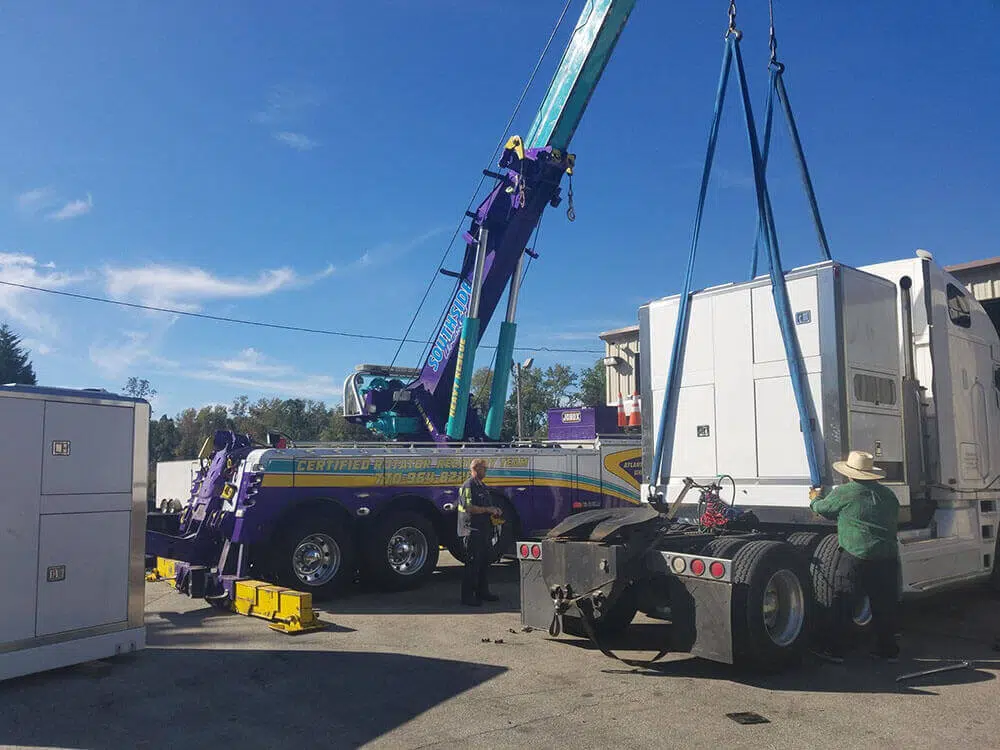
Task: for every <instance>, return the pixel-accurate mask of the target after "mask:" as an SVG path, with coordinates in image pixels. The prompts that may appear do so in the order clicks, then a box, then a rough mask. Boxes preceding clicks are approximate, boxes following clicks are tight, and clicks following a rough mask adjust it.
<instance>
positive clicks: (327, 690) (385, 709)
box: [0, 648, 506, 748]
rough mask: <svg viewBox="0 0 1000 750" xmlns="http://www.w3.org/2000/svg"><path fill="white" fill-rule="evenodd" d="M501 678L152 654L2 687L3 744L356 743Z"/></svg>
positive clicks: (451, 665)
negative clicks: (45, 708) (42, 707)
mask: <svg viewBox="0 0 1000 750" xmlns="http://www.w3.org/2000/svg"><path fill="white" fill-rule="evenodd" d="M505 671H506V669H505V668H504V667H495V666H491V665H486V664H476V663H471V662H461V661H450V660H444V659H430V658H422V657H415V656H407V655H404V654H389V653H349V652H338V651H305V650H303V651H248V650H237V649H226V650H210V649H188V648H181V649H162V648H150V649H148V650H146V651H144V652H142V653H141V654H139V655H137V656H134V657H128V658H121V659H117V660H114V661H113V662H112V663H111V666H110V667H107V668H103V669H95V668H94V667H86V668H80V667H75V668H69V669H63V670H58V671H55V672H49V673H46V674H41V675H33V676H31V677H24V678H21V679H17V680H11V681H9V682H5V683H0V746H4V747H7V746H11V745H13V746H23V745H29V746H45V747H94V748H97V747H121V748H135V747H148V748H184V747H190V748H195V747H239V748H246V747H266V748H277V747H333V748H341V747H343V748H348V747H359V746H361V745H363V744H365V743H366V742H370V741H371V740H373V739H375V738H376V737H379V736H381V735H383V734H385V733H386V732H389V731H391V730H393V729H394V728H396V727H398V726H400V725H401V724H404V723H406V722H408V721H410V720H411V719H413V718H415V717H416V716H418V715H420V714H422V713H423V712H425V711H427V710H428V709H430V708H432V707H434V706H436V705H437V704H439V703H442V702H444V701H447V700H448V699H450V698H452V697H454V696H456V695H458V694H460V693H463V692H465V691H466V690H469V689H470V688H474V687H476V686H477V685H480V684H481V683H483V682H486V681H488V680H490V679H492V678H493V677H496V676H497V675H499V674H501V673H503V672H505ZM43 705H44V706H49V707H51V710H47V711H39V710H38V707H39V706H43Z"/></svg>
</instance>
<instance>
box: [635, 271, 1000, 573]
mask: <svg viewBox="0 0 1000 750" xmlns="http://www.w3.org/2000/svg"><path fill="white" fill-rule="evenodd" d="M785 278H786V284H787V289H788V296H789V300H790V303H791V310H792V314H793V317H794V322H795V327H794V330H795V333H796V336H797V339H798V343H799V347H800V350H801V352H802V360H801V361H802V364H803V365H804V370H805V373H806V380H807V382H808V393H809V396H810V400H811V404H810V411H811V416H812V419H813V424H814V427H815V431H814V434H815V436H816V440H817V445H818V446H819V447H820V465H821V468H822V472H823V476H824V484H826V485H827V486H829V485H830V484H836V483H839V482H840V481H841V480H840V478H839V477H838V476H837V475H836V474H834V473H833V472H832V469H831V464H832V463H833V462H834V461H838V460H840V459H841V458H843V456H845V455H846V454H847V452H848V451H849V450H865V451H868V452H870V453H872V454H873V455H874V456H875V462H876V465H877V466H880V467H881V468H882V469H884V470H885V472H886V480H885V484H887V485H888V486H889V487H890V488H891V489H892V490H893V491H894V492H895V493H896V495H897V497H898V498H899V500H900V504H901V506H902V512H901V519H900V521H901V524H902V530H901V532H900V554H901V563H902V575H901V577H902V584H903V591H904V592H910V591H924V590H929V589H933V588H938V587H941V586H945V585H948V584H953V583H956V582H958V581H962V580H974V579H981V578H984V577H987V576H989V574H990V572H991V570H992V569H993V565H994V556H995V551H996V544H997V542H996V536H997V527H998V518H1000V515H998V508H997V506H998V502H1000V340H998V332H997V330H996V329H995V328H994V326H993V324H992V322H991V321H990V319H989V317H988V316H987V315H986V313H985V311H984V310H983V309H982V307H981V306H980V305H979V304H978V303H977V302H976V301H975V300H974V299H973V298H972V297H971V295H969V294H968V292H967V291H966V290H965V289H964V288H963V287H962V285H961V283H960V282H959V281H958V280H957V279H955V278H954V277H952V276H951V275H950V274H948V273H947V272H946V271H944V270H943V269H942V268H940V267H939V266H937V265H936V264H935V263H934V262H933V260H932V258H931V256H930V254H929V253H926V252H924V251H920V252H918V254H917V257H915V258H911V259H905V260H899V261H892V262H887V263H880V264H876V265H872V266H867V267H863V268H851V267H849V266H844V265H840V264H838V263H833V262H825V263H820V264H816V265H812V266H806V267H802V268H798V269H795V270H793V271H791V272H789V273H788V274H786V277H785ZM678 302H679V298H678V297H676V296H674V297H667V298H664V299H660V300H656V301H654V302H650V303H649V304H647V305H645V306H644V307H642V308H641V309H640V311H639V318H640V335H641V341H640V349H641V351H643V352H644V353H645V352H649V354H648V356H645V355H644V367H646V368H647V373H644V374H645V375H647V376H648V377H646V378H645V379H644V388H645V392H644V393H643V400H644V401H645V402H646V403H650V404H652V408H651V409H648V410H646V411H645V412H644V414H643V458H644V461H643V464H644V466H647V467H648V466H651V465H652V461H651V460H650V459H651V457H652V453H653V445H654V443H653V441H654V440H655V437H656V434H657V431H658V429H659V427H660V424H661V410H662V404H663V398H664V389H665V384H666V377H667V368H668V364H669V360H670V351H671V346H672V344H673V336H674V325H675V322H676V318H677V309H678ZM681 372H682V376H681V381H680V388H679V393H678V399H677V408H676V414H675V416H674V418H673V419H669V418H668V420H667V425H669V427H668V429H667V430H666V431H665V432H666V435H667V441H666V442H665V449H664V460H663V465H662V467H661V471H660V478H659V480H658V481H657V482H656V486H655V487H653V488H652V491H653V492H658V493H661V494H662V495H663V496H664V497H665V499H666V500H667V501H668V502H669V501H672V500H673V499H674V498H676V497H677V495H678V494H679V493H680V491H681V488H682V486H683V478H684V477H685V476H690V477H693V478H694V479H695V480H696V481H698V480H707V479H710V478H712V477H715V476H717V475H719V474H727V475H730V476H732V477H733V479H734V480H735V483H736V486H737V487H738V492H737V495H736V497H735V502H736V504H737V506H738V507H741V508H744V509H747V508H749V509H752V510H753V511H754V512H755V513H756V515H757V516H758V517H759V518H760V520H761V521H763V522H765V523H771V524H779V525H784V526H786V527H787V528H794V527H795V526H797V525H801V524H811V523H812V524H815V522H816V516H815V515H813V513H812V511H810V509H809V493H808V490H809V485H810V476H809V468H808V465H807V461H806V452H805V450H804V448H803V445H804V443H803V435H802V431H801V429H800V426H799V413H798V410H797V407H796V402H795V398H794V394H793V391H792V385H791V378H790V376H789V372H788V364H787V361H786V359H785V354H784V349H783V345H782V339H781V332H780V330H779V327H778V318H777V315H776V314H775V309H774V301H773V298H772V294H771V283H770V279H769V278H768V277H762V278H758V279H755V280H753V281H750V282H745V283H741V284H727V285H724V286H719V287H714V288H709V289H705V290H702V291H699V292H697V293H696V294H694V295H693V297H692V302H691V314H690V323H689V328H688V336H687V346H686V350H685V355H684V359H683V365H682V371H681ZM671 428H672V429H671ZM671 438H672V439H671ZM668 476H669V479H667V477H668ZM650 491H651V488H650V485H649V484H648V483H647V484H644V485H643V493H644V494H643V497H644V499H646V498H648V497H649V496H650Z"/></svg>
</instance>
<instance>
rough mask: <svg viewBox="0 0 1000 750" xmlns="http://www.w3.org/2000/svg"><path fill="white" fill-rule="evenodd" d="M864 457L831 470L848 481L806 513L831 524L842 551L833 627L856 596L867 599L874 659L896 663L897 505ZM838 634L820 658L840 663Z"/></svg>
mask: <svg viewBox="0 0 1000 750" xmlns="http://www.w3.org/2000/svg"><path fill="white" fill-rule="evenodd" d="M874 462H875V459H874V457H873V456H872V454H870V453H865V452H864V451H851V453H850V455H848V457H847V459H846V460H844V461H836V462H835V463H834V464H833V468H834V470H835V471H837V472H838V473H840V474H843V475H844V476H845V477H847V478H848V479H849V480H850V481H848V482H847V483H846V484H842V485H839V486H837V487H835V488H834V489H832V490H831V491H830V493H829V494H828V495H827V496H826V497H818V498H816V499H814V500H813V501H812V503H811V504H810V507H811V508H812V510H813V512H815V513H818V514H819V515H821V516H823V517H824V518H828V519H830V520H836V521H837V541H838V542H839V543H840V548H841V550H842V553H841V556H840V564H839V565H838V567H837V571H836V572H835V574H834V575H835V591H836V593H835V602H834V610H835V614H836V615H837V622H838V623H844V622H849V621H850V619H851V617H852V614H853V611H854V604H855V601H856V596H857V594H856V593H855V592H857V591H860V592H864V593H865V594H867V595H868V600H869V602H870V604H871V611H872V619H873V625H874V627H875V632H876V634H877V637H878V650H877V651H876V652H875V656H877V657H879V658H883V659H888V660H890V661H895V660H896V659H897V658H898V657H899V646H898V645H897V644H896V636H895V634H896V629H897V622H896V621H897V617H898V591H897V571H898V569H899V547H898V542H897V538H896V532H897V529H898V526H899V501H898V500H897V499H896V495H895V494H894V493H893V492H892V490H890V489H889V488H888V487H886V486H884V485H882V484H880V483H879V481H878V480H879V479H883V478H884V477H885V472H884V471H883V470H882V469H879V468H877V467H876V466H875V463H874ZM845 635H846V633H845V632H844V628H838V627H834V632H832V633H830V635H829V637H830V641H831V642H830V644H829V651H828V652H827V653H826V656H828V657H829V658H831V659H832V660H834V661H843V650H844V636H845Z"/></svg>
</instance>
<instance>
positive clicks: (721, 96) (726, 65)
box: [649, 34, 739, 485]
mask: <svg viewBox="0 0 1000 750" xmlns="http://www.w3.org/2000/svg"><path fill="white" fill-rule="evenodd" d="M738 44H739V39H738V36H737V35H736V34H732V35H729V36H727V37H726V47H725V52H724V53H723V56H722V72H721V73H720V74H719V88H718V90H717V91H716V94H715V113H714V115H713V116H712V127H711V129H710V130H709V136H708V149H707V151H706V153H705V167H704V169H703V170H702V173H701V190H700V191H699V193H698V210H697V211H695V215H694V230H693V232H692V235H691V249H690V251H689V253H688V263H687V270H686V271H685V273H684V287H683V289H682V291H681V296H680V307H679V308H678V310H677V324H676V326H675V327H674V343H673V347H672V348H671V351H670V367H669V369H668V370H667V384H666V392H665V393H664V396H663V405H662V407H661V409H660V425H659V429H658V430H657V432H656V443H655V446H654V450H653V466H652V467H651V468H652V471H651V472H650V476H649V483H650V484H651V485H656V484H657V480H658V479H659V477H660V476H661V467H662V465H663V456H664V453H666V455H667V456H668V460H667V465H666V467H665V470H664V472H663V473H665V474H666V475H667V476H669V475H670V461H669V456H670V455H671V454H672V453H673V438H674V436H673V430H670V432H669V434H668V432H667V424H668V422H669V423H670V424H673V422H674V412H675V410H676V404H677V391H678V386H679V385H680V374H679V373H680V369H681V363H682V361H683V359H684V343H685V341H686V339H687V328H688V325H687V324H688V316H689V314H690V311H691V279H692V276H693V275H694V259H695V256H696V255H697V253H698V237H699V235H700V234H701V219H702V215H703V214H704V211H705V196H706V195H707V194H708V183H709V178H710V177H711V176H712V164H713V163H714V161H715V147H716V144H717V143H718V141H719V124H720V123H721V121H722V105H723V103H724V102H725V99H726V84H728V82H729V71H730V70H731V69H732V62H733V49H734V48H736V46H737V45H738ZM668 442H669V443H670V445H669V446H668V445H667V443H668Z"/></svg>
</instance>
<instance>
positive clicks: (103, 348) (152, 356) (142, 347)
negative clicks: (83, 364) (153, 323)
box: [89, 331, 178, 377]
mask: <svg viewBox="0 0 1000 750" xmlns="http://www.w3.org/2000/svg"><path fill="white" fill-rule="evenodd" d="M89 355H90V361H91V362H92V363H93V364H94V366H95V367H97V368H98V369H99V370H100V371H101V372H103V373H104V374H105V375H106V376H108V377H122V376H124V375H127V374H130V373H132V372H133V370H134V369H135V368H136V367H137V366H140V365H141V366H143V367H146V368H149V367H153V368H157V369H161V370H162V369H171V370H172V369H176V368H177V366H178V365H177V363H176V362H174V361H172V360H169V359H166V358H164V357H161V356H160V355H159V354H157V353H156V345H155V342H154V341H153V340H152V336H150V334H149V333H147V332H145V331H124V332H123V334H122V337H121V338H120V339H118V340H117V341H107V340H103V341H99V342H95V343H93V344H91V345H90V351H89Z"/></svg>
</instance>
